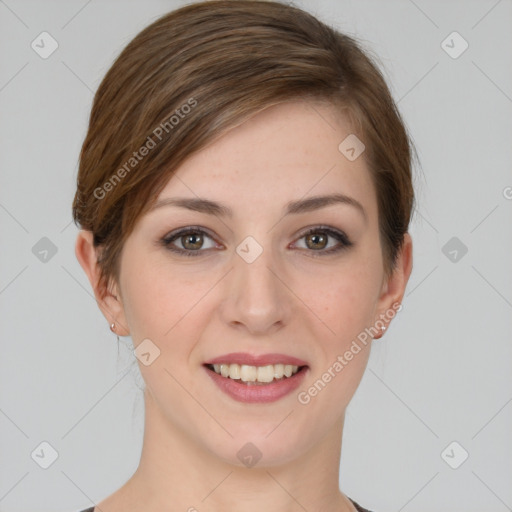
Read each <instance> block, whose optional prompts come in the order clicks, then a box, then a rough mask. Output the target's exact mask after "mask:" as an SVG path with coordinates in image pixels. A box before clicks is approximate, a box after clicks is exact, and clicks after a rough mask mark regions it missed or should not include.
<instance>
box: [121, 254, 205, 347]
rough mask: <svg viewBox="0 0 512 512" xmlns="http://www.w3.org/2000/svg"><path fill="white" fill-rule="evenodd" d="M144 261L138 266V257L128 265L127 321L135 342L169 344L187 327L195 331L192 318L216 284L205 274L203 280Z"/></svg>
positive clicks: (126, 280) (184, 272)
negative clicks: (152, 341)
mask: <svg viewBox="0 0 512 512" xmlns="http://www.w3.org/2000/svg"><path fill="white" fill-rule="evenodd" d="M140 260H141V261H146V263H145V264H144V265H139V264H137V262H138V261H139V260H138V259H137V258H136V257H134V258H132V259H131V260H130V261H129V262H128V261H127V262H126V263H127V264H126V267H125V274H124V275H125V280H124V283H123V290H124V291H125V296H126V300H125V303H124V304H125V308H124V310H125V314H126V317H127V322H128V324H129V326H130V330H131V334H132V338H133V339H134V341H136V342H137V341H139V340H141V339H143V338H150V339H154V340H155V342H157V340H158V341H160V342H161V343H162V344H166V343H169V341H170V340H172V338H173V337H175V336H177V334H178V333H179V332H181V331H183V329H185V327H186V328H187V330H189V331H190V328H191V327H192V328H193V325H194V324H192V325H191V321H190V319H191V318H195V314H196V313H197V311H198V310H199V309H200V301H201V298H202V297H203V296H204V295H206V294H207V293H208V291H209V290H210V289H211V288H212V286H213V285H214V281H213V278H212V277H211V276H210V278H208V276H207V275H205V274H204V273H202V274H201V277H199V276H198V275H197V274H195V273H190V272H187V271H186V270H184V271H183V270H180V269H176V268H174V269H171V268H170V266H169V265H161V264H155V262H154V261H153V262H151V261H149V258H140ZM210 281H211V282H210Z"/></svg>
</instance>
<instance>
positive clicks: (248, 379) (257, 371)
mask: <svg viewBox="0 0 512 512" xmlns="http://www.w3.org/2000/svg"><path fill="white" fill-rule="evenodd" d="M204 366H205V367H206V368H207V369H208V370H210V371H212V372H215V373H216V374H217V375H220V376H222V377H224V378H226V379H230V380H234V381H238V382H239V383H240V384H245V385H247V386H265V385H268V384H271V383H273V382H280V381H283V380H286V379H289V378H291V377H293V376H294V375H296V374H297V373H299V372H302V371H305V370H306V369H307V368H308V367H307V365H302V366H298V365H291V364H282V363H278V364H268V365H265V366H251V365H247V364H242V365H240V364H237V363H233V364H227V363H221V364H205V365H204Z"/></svg>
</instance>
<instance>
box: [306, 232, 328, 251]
mask: <svg viewBox="0 0 512 512" xmlns="http://www.w3.org/2000/svg"><path fill="white" fill-rule="evenodd" d="M308 240H312V241H313V244H318V243H319V240H320V241H323V242H324V243H323V244H321V248H323V247H324V246H325V236H324V235H309V237H308ZM320 243H321V242H320Z"/></svg>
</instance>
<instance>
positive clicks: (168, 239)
mask: <svg viewBox="0 0 512 512" xmlns="http://www.w3.org/2000/svg"><path fill="white" fill-rule="evenodd" d="M313 233H322V234H325V235H328V236H329V237H332V238H334V239H336V240H338V242H340V244H341V245H338V246H335V247H331V248H330V249H327V250H323V249H321V250H318V251H315V250H313V249H305V250H306V251H308V252H310V253H312V254H311V255H312V256H313V257H314V258H317V257H322V256H326V255H330V254H334V253H337V252H340V251H342V250H345V249H348V248H349V247H351V246H352V245H354V244H353V242H351V241H350V240H349V238H348V237H347V235H346V234H345V233H343V232H342V231H338V230H335V229H332V228H330V227H328V226H315V227H313V228H310V229H308V230H307V231H306V232H305V233H302V235H301V236H300V237H299V238H298V240H301V239H302V238H305V237H306V236H308V235H311V234H313ZM191 234H193V235H206V236H207V237H208V238H211V239H212V240H213V237H212V236H211V235H210V234H209V233H208V232H207V231H205V230H204V229H202V228H200V227H195V226H189V227H187V228H184V229H181V230H180V231H178V232H176V233H170V234H169V235H166V236H165V237H164V238H162V239H161V240H160V244H161V245H163V246H164V247H165V248H166V249H167V250H169V251H171V252H174V253H177V254H179V255H180V256H186V257H196V256H199V255H200V254H201V253H202V252H205V251H204V250H201V249H198V250H196V251H191V250H189V249H179V248H176V247H173V246H172V245H171V243H172V242H174V241H175V240H177V239H179V238H181V237H183V236H185V235H191ZM315 253H316V254H315Z"/></svg>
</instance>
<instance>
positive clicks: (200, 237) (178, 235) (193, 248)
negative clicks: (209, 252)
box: [161, 227, 215, 256]
mask: <svg viewBox="0 0 512 512" xmlns="http://www.w3.org/2000/svg"><path fill="white" fill-rule="evenodd" d="M205 239H209V240H210V241H211V242H213V243H210V245H209V246H208V244H207V245H206V247H205ZM175 241H176V242H177V244H175V243H174V242H175ZM161 243H162V245H163V246H164V247H165V248H167V249H168V250H169V251H172V252H176V253H178V254H181V255H183V256H198V255H199V254H200V253H201V252H204V251H202V250H201V249H205V248H206V249H212V248H214V247H215V242H214V241H213V238H212V237H211V236H210V235H209V234H208V233H207V232H206V231H205V230H204V229H201V228H195V227H188V228H186V229H182V230H180V231H178V232H174V233H170V234H169V235H167V236H165V237H164V238H162V240H161Z"/></svg>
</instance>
